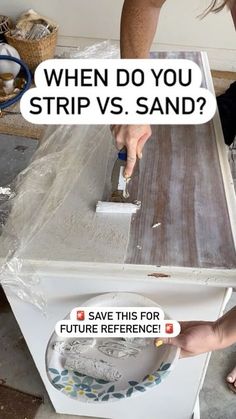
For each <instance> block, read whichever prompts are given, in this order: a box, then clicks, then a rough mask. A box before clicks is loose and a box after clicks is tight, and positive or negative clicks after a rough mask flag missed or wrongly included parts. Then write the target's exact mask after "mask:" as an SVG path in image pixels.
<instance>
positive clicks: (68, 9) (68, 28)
mask: <svg viewBox="0 0 236 419" xmlns="http://www.w3.org/2000/svg"><path fill="white" fill-rule="evenodd" d="M134 1H135V0H134ZM209 2H210V0H209ZM122 4H123V0H40V1H38V0H1V5H0V10H1V13H4V14H8V15H11V16H14V17H15V16H17V15H18V14H19V13H20V12H22V11H23V10H26V9H28V8H34V9H35V10H37V11H38V12H40V13H42V14H45V15H47V16H48V17H51V18H53V19H54V20H56V21H57V22H58V23H59V25H60V35H61V36H62V37H64V36H66V37H67V36H70V37H76V38H77V37H79V38H81V37H86V38H92V39H93V38H95V39H96V38H98V39H118V38H119V19H120V12H121V8H122ZM207 4H208V0H167V2H166V4H165V6H164V8H163V10H162V13H161V19H160V23H159V26H158V32H157V34H156V37H155V43H157V42H158V44H157V45H156V44H155V45H154V47H155V48H157V47H158V49H180V50H181V49H182V50H183V49H201V50H207V52H208V53H209V56H210V61H211V66H212V67H214V68H215V69H225V70H232V71H236V32H235V30H234V26H233V22H232V19H231V16H230V13H229V12H227V11H223V12H221V13H220V14H217V15H211V16H208V17H207V18H205V19H204V20H199V19H198V18H197V16H198V15H199V14H200V13H201V11H202V10H204V8H205V7H206V6H207ZM63 40H64V41H65V38H60V41H61V42H63ZM71 41H75V40H71ZM67 43H68V40H67ZM83 44H84V42H83Z"/></svg>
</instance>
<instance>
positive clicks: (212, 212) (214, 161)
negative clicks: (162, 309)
mask: <svg viewBox="0 0 236 419" xmlns="http://www.w3.org/2000/svg"><path fill="white" fill-rule="evenodd" d="M166 55H167V56H168V57H169V58H170V56H169V55H170V54H169V53H167V54H166V53H161V55H160V58H165V57H166ZM158 56H159V55H158ZM190 57H192V59H193V60H194V61H195V62H197V64H198V65H200V67H202V68H203V66H202V63H201V55H200V54H199V53H181V54H180V55H178V58H190ZM171 58H173V57H172V56H171ZM176 58H177V57H176ZM203 76H204V73H203ZM205 85H206V81H205V80H204V79H203V86H205ZM138 199H139V200H140V201H141V202H142V207H141V211H140V212H139V214H137V215H136V216H135V217H133V219H132V223H131V232H130V240H129V246H128V251H127V258H126V262H127V263H137V264H152V265H153V264H155V265H167V266H194V267H200V268H203V267H205V268H213V267H216V268H220V267H224V268H235V267H236V253H235V246H234V241H233V236H232V231H231V225H230V219H229V214H228V208H227V203H226V199H225V191H224V185H223V181H222V174H221V168H220V163H219V156H218V151H217V144H216V138H215V131H214V127H213V122H212V121H211V122H209V123H207V124H203V125H196V126H155V127H153V134H152V138H151V139H150V140H149V141H148V142H147V143H146V146H145V150H144V153H143V159H142V161H141V162H140V167H139V179H138ZM154 223H161V225H159V226H158V227H157V228H154V229H153V228H152V226H153V224H154Z"/></svg>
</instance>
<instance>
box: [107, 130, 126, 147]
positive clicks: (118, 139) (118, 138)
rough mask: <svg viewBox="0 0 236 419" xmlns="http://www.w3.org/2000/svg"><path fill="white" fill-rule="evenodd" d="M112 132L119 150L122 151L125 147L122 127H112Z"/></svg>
mask: <svg viewBox="0 0 236 419" xmlns="http://www.w3.org/2000/svg"><path fill="white" fill-rule="evenodd" d="M110 130H111V133H112V136H113V138H114V140H115V146H116V148H117V150H122V148H123V147H124V146H125V140H124V135H123V133H122V130H121V127H120V125H110Z"/></svg>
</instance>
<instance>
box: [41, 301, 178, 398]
mask: <svg viewBox="0 0 236 419" xmlns="http://www.w3.org/2000/svg"><path fill="white" fill-rule="evenodd" d="M83 306H88V307H122V306H123V307H151V306H152V307H155V306H156V307H158V304H156V303H155V302H154V301H152V300H150V299H149V298H146V297H144V296H142V295H138V294H133V293H109V294H103V295H99V296H97V297H95V298H92V299H90V300H87V301H86V302H85V303H83ZM66 318H69V315H68V316H67V317H66ZM165 318H167V319H168V318H169V317H168V316H167V315H166V313H165ZM179 352H180V350H179V348H176V347H175V346H171V345H163V346H161V347H160V348H156V347H155V346H154V340H153V339H134V340H131V339H129V340H125V339H118V338H116V339H114V338H113V339H112V338H110V339H109V338H107V339H101V338H100V339H73V338H69V339H64V340H63V339H62V338H59V337H58V336H57V335H56V334H55V332H54V333H53V335H52V336H51V338H50V340H49V343H48V347H47V350H46V370H47V374H48V378H49V380H50V382H51V383H52V385H53V386H54V387H55V388H56V389H58V390H59V391H60V392H61V393H63V394H65V395H66V396H68V397H71V398H72V399H76V400H80V401H84V402H112V401H115V400H120V399H123V398H125V397H132V396H134V395H138V394H141V393H143V392H145V391H148V390H150V389H151V388H153V387H155V386H156V385H159V384H160V383H161V382H162V381H163V380H164V378H166V377H167V376H168V375H169V374H170V372H171V371H172V370H173V368H174V365H175V363H176V362H177V360H178V358H179ZM71 354H72V357H75V359H76V358H77V359H79V362H81V359H82V360H83V359H85V358H86V359H85V361H87V362H88V368H89V367H90V365H89V363H90V364H91V360H92V362H93V363H94V364H96V366H97V365H98V366H99V368H100V371H101V367H102V368H103V366H104V368H103V369H104V371H101V374H102V375H101V377H103V378H101V377H100V378H99V374H98V376H97V378H94V377H92V376H89V375H86V374H84V373H83V374H82V373H81V372H78V371H75V370H73V369H70V368H68V367H65V364H66V363H67V362H68V361H67V359H68V357H69V356H71ZM107 369H108V370H109V372H110V371H111V374H112V379H111V378H110V379H109V380H105V379H104V374H106V371H107ZM104 372H105V373H104ZM103 373H104V374H103Z"/></svg>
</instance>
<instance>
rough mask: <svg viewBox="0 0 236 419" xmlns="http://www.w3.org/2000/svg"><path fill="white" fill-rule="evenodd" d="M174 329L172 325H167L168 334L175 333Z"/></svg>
mask: <svg viewBox="0 0 236 419" xmlns="http://www.w3.org/2000/svg"><path fill="white" fill-rule="evenodd" d="M173 331H174V328H173V324H172V323H166V333H173Z"/></svg>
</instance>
